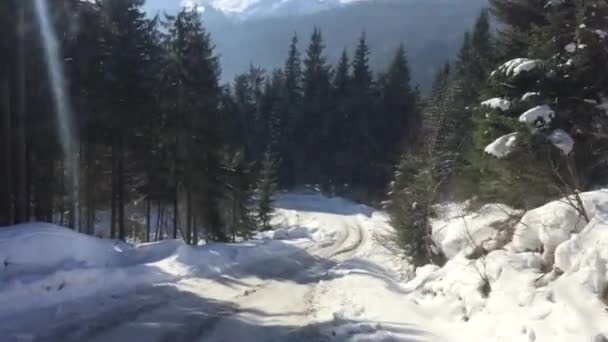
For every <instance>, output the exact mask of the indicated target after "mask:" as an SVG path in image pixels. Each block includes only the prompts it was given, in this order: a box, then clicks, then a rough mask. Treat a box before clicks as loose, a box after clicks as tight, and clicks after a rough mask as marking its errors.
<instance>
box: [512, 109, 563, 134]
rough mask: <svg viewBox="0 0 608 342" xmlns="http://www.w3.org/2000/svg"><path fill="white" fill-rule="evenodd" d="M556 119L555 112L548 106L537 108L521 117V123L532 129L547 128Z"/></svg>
mask: <svg viewBox="0 0 608 342" xmlns="http://www.w3.org/2000/svg"><path fill="white" fill-rule="evenodd" d="M554 118H555V112H554V111H553V109H551V107H549V106H547V105H542V106H536V107H534V108H532V109H530V110H528V111H526V112H525V113H523V114H522V115H521V116H520V117H519V122H521V123H525V124H526V125H527V126H528V127H529V128H530V129H542V128H545V127H547V126H548V125H549V124H550V123H551V121H552V120H553V119H554Z"/></svg>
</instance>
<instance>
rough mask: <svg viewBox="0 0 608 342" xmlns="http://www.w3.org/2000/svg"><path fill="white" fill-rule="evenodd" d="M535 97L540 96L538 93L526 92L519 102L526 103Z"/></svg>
mask: <svg viewBox="0 0 608 342" xmlns="http://www.w3.org/2000/svg"><path fill="white" fill-rule="evenodd" d="M537 96H540V93H539V92H527V93H525V94H523V95H522V97H521V100H522V101H528V100H530V99H531V98H533V97H537Z"/></svg>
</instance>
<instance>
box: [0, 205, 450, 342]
mask: <svg viewBox="0 0 608 342" xmlns="http://www.w3.org/2000/svg"><path fill="white" fill-rule="evenodd" d="M278 205H279V209H278V211H277V217H276V218H275V220H274V224H275V226H276V227H277V228H278V229H277V230H275V231H274V232H271V233H267V234H266V235H262V236H260V237H258V238H260V239H262V241H266V240H268V241H269V242H268V243H260V244H257V245H253V246H250V247H252V248H250V251H243V250H242V248H247V244H245V245H243V246H238V247H235V248H234V249H233V250H231V249H227V247H226V246H223V245H219V244H218V245H217V246H215V245H211V246H205V247H202V248H206V249H207V251H206V252H207V253H211V254H214V253H217V254H220V255H222V257H224V258H228V259H230V260H238V262H232V263H230V265H229V266H226V265H223V266H222V265H221V264H218V265H216V266H217V267H218V272H217V273H216V274H213V275H210V273H209V272H208V271H207V270H208V268H209V266H210V265H208V264H207V265H204V270H205V271H203V267H202V266H201V265H197V266H196V267H189V268H188V271H187V272H181V273H182V274H181V276H180V277H179V278H176V280H175V281H167V282H159V283H156V284H154V285H149V284H146V283H143V284H139V285H137V286H135V287H133V288H131V289H130V290H128V291H118V290H115V289H108V290H104V291H102V292H99V293H95V294H94V295H90V296H85V297H83V298H78V299H75V300H72V301H68V302H62V303H61V304H59V305H52V306H49V307H46V308H43V309H41V308H37V309H35V310H25V311H23V312H21V313H19V314H17V315H13V316H12V317H10V318H7V320H5V321H3V322H2V323H0V331H4V333H3V334H4V336H5V337H6V336H9V340H53V341H59V340H60V341H66V340H74V341H84V340H86V341H197V340H200V341H378V340H380V341H396V340H399V341H422V340H433V341H435V340H438V338H437V337H432V338H431V336H432V335H430V333H428V332H425V331H423V330H424V329H422V328H421V327H420V322H421V321H423V319H422V318H420V317H417V316H416V314H415V313H414V310H413V309H412V310H408V308H407V307H404V306H403V305H401V304H397V303H396V302H395V298H399V300H400V299H401V298H400V297H403V294H402V293H399V289H398V285H397V281H398V279H397V278H398V277H399V272H398V267H399V265H398V264H399V260H395V259H394V256H392V255H390V253H388V251H385V253H384V254H383V253H381V252H379V249H381V248H383V247H382V246H380V245H379V244H378V242H377V239H375V238H374V235H375V234H376V233H377V232H375V231H374V230H375V229H378V232H379V233H381V232H382V229H383V228H384V227H382V221H380V220H377V218H376V217H375V216H374V215H375V213H374V211H373V210H371V209H370V208H368V207H365V206H362V205H357V204H354V203H352V202H348V201H345V200H343V199H328V198H324V197H322V196H319V195H316V194H286V195H282V196H281V197H280V200H279V202H278ZM271 239H272V240H271ZM216 247H217V248H216ZM253 248H255V250H254V249H253ZM383 255H384V256H383ZM180 258H181V256H180V257H169V258H163V259H162V260H160V261H158V262H157V263H155V264H154V266H155V267H158V268H159V269H161V270H168V269H170V270H171V272H172V273H180V272H177V271H176V269H181V268H183V267H184V264H186V265H192V264H196V263H193V262H192V260H191V259H192V256H190V257H189V258H181V259H187V260H188V262H184V261H183V260H180ZM222 260H223V259H222ZM204 261H205V260H200V262H204ZM209 262H210V263H213V262H214V261H212V260H209ZM147 265H148V266H150V264H147ZM219 268H221V270H220V269H219ZM100 281H102V280H101V279H100ZM399 300H397V302H398V301H399ZM387 301H388V302H393V303H392V304H393V305H397V306H398V307H399V310H394V311H395V316H394V317H395V319H390V318H391V316H390V311H391V309H390V306H387V305H386V302H387ZM404 303H405V302H404ZM374 305H376V306H378V308H376V311H374ZM407 305H413V304H411V303H408V304H407ZM368 308H369V310H368ZM386 311H389V314H388V315H387V313H386ZM408 312H410V313H411V314H412V317H411V320H410V319H409V318H408V317H403V315H407V314H408ZM389 319H390V320H391V321H389ZM396 322H400V323H396ZM404 322H407V324H406V323H404Z"/></svg>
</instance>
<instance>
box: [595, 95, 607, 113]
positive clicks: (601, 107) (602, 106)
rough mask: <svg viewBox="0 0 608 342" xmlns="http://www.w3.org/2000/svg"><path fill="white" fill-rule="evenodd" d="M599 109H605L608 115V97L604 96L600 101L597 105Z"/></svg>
mask: <svg viewBox="0 0 608 342" xmlns="http://www.w3.org/2000/svg"><path fill="white" fill-rule="evenodd" d="M596 108H597V109H599V110H603V111H604V113H606V115H608V98H606V97H602V102H600V103H599V104H598V105H597V106H596Z"/></svg>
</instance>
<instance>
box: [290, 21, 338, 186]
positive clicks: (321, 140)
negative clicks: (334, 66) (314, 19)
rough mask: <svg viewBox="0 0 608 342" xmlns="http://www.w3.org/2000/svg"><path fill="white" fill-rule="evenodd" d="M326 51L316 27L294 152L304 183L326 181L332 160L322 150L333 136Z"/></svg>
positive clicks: (306, 66) (307, 53)
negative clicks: (329, 125)
mask: <svg viewBox="0 0 608 342" xmlns="http://www.w3.org/2000/svg"><path fill="white" fill-rule="evenodd" d="M324 50H325V44H324V42H323V36H322V34H321V30H320V29H318V28H315V29H314V30H313V33H312V36H311V39H310V45H309V46H308V49H307V50H306V57H305V58H304V71H303V79H302V87H303V103H302V108H301V116H300V120H299V121H298V124H297V129H296V142H297V145H298V149H297V150H296V151H294V152H295V157H296V160H297V161H298V163H297V165H296V169H297V171H298V174H299V176H298V177H297V179H298V180H299V181H300V182H303V183H313V184H317V183H320V182H322V181H323V179H325V177H324V174H325V171H327V169H328V168H329V164H330V163H331V161H330V160H328V159H327V158H326V156H325V155H319V153H318V151H320V150H321V149H322V148H323V146H325V145H326V144H327V139H328V138H329V132H327V130H326V129H325V125H326V120H327V113H328V112H329V96H330V95H329V91H330V67H329V65H328V64H327V58H326V57H325V55H324ZM323 183H325V182H323Z"/></svg>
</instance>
